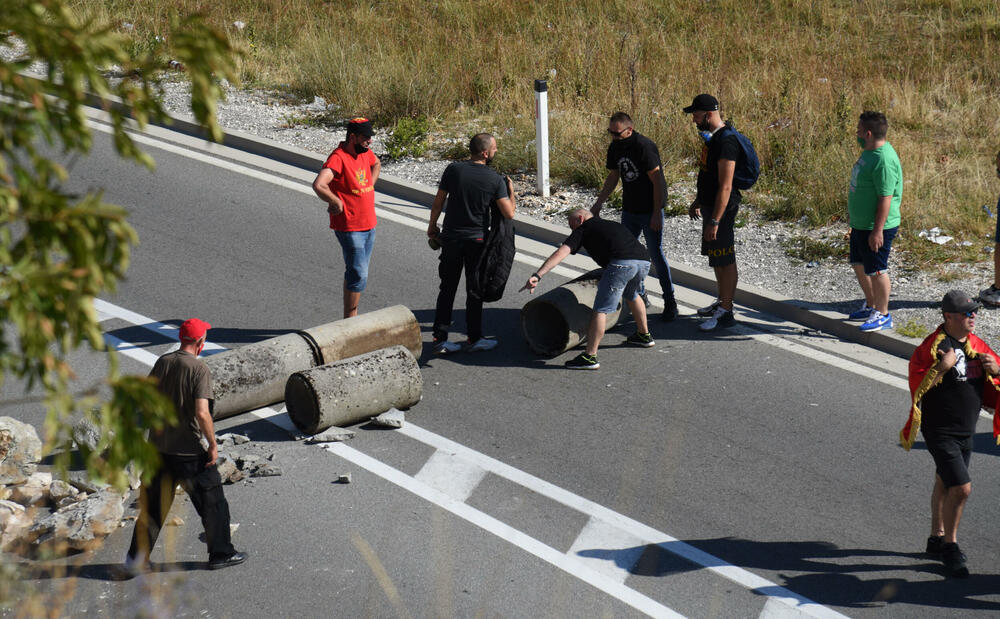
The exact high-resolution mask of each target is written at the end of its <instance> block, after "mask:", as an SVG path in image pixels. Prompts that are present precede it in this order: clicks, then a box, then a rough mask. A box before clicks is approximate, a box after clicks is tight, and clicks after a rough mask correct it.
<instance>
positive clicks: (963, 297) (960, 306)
mask: <svg viewBox="0 0 1000 619" xmlns="http://www.w3.org/2000/svg"><path fill="white" fill-rule="evenodd" d="M980 307H982V306H981V305H980V304H979V302H978V301H973V300H972V298H971V297H969V295H967V294H965V293H964V292H962V291H961V290H949V291H948V292H947V293H945V295H944V298H943V299H941V311H942V312H954V313H956V314H964V313H965V312H974V311H976V310H978V309H979V308H980Z"/></svg>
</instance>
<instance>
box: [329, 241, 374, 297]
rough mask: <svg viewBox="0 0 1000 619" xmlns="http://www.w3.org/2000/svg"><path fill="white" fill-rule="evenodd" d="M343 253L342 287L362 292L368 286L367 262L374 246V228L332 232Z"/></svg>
mask: <svg viewBox="0 0 1000 619" xmlns="http://www.w3.org/2000/svg"><path fill="white" fill-rule="evenodd" d="M334 233H335V234H336V235H337V240H338V241H339V242H340V249H341V250H342V251H343V252H344V286H346V287H347V289H348V290H350V291H351V292H362V291H363V290H364V289H365V286H366V285H367V284H368V261H369V260H370V259H371V257H372V246H373V245H374V244H375V228H372V229H371V230H360V231H357V232H344V231H341V230H334Z"/></svg>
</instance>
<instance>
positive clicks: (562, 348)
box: [521, 269, 622, 356]
mask: <svg viewBox="0 0 1000 619" xmlns="http://www.w3.org/2000/svg"><path fill="white" fill-rule="evenodd" d="M603 273H604V270H603V269H594V270H593V271H590V272H588V273H584V274H583V275H581V276H580V277H577V278H576V279H574V280H572V281H569V282H566V283H565V284H563V285H562V286H559V287H558V288H553V289H552V290H550V291H548V292H546V293H545V294H543V295H541V296H540V297H538V298H537V299H533V300H531V301H529V302H528V303H526V304H525V305H524V307H522V308H521V333H523V334H524V339H525V340H527V342H528V347H529V348H530V349H531V351H532V352H534V353H536V354H540V355H548V356H555V355H558V354H561V353H564V352H566V351H567V350H569V349H571V348H573V347H575V346H577V345H578V344H580V343H581V342H583V341H584V340H586V339H587V326H588V325H589V324H590V316H591V314H592V313H593V307H594V298H595V297H596V296H597V283H598V282H599V281H600V280H601V275H602V274H603ZM621 309H622V304H621V303H620V302H619V303H618V308H617V309H616V310H615V311H614V312H612V313H609V314H608V317H607V326H606V328H607V329H610V328H611V327H613V326H615V324H617V323H618V318H619V316H620V315H621Z"/></svg>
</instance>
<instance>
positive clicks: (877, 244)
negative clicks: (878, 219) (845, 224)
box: [868, 230, 885, 252]
mask: <svg viewBox="0 0 1000 619" xmlns="http://www.w3.org/2000/svg"><path fill="white" fill-rule="evenodd" d="M884 244H885V241H884V239H883V237H882V231H881V230H879V231H877V232H876V231H875V230H872V233H871V234H869V235H868V247H869V249H871V250H872V251H874V252H877V251H878V250H880V249H882V245H884Z"/></svg>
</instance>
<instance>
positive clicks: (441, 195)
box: [427, 189, 448, 239]
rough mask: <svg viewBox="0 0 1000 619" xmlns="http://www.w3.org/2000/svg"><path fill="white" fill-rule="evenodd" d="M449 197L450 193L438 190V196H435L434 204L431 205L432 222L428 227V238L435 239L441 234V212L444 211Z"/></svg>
mask: <svg viewBox="0 0 1000 619" xmlns="http://www.w3.org/2000/svg"><path fill="white" fill-rule="evenodd" d="M447 197H448V192H447V191H445V190H444V189H438V192H437V195H435V196H434V204H432V205H431V220H430V223H429V224H428V225H427V236H428V238H432V239H433V238H434V237H436V236H437V235H439V234H441V229H440V228H438V217H440V216H441V211H443V210H444V201H445V199H446V198H447Z"/></svg>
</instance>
